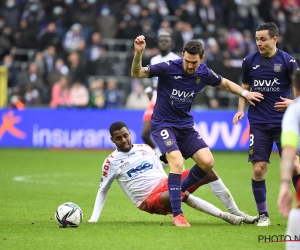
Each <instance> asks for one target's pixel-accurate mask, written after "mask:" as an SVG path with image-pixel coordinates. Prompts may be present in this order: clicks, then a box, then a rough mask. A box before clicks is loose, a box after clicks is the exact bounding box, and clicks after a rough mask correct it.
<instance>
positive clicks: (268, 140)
mask: <svg viewBox="0 0 300 250" xmlns="http://www.w3.org/2000/svg"><path fill="white" fill-rule="evenodd" d="M271 129H272V128H271V127H269V125H268V124H260V125H256V124H255V125H250V146H249V151H248V154H249V158H248V161H250V162H251V163H252V180H251V181H252V193H253V196H254V199H255V202H256V207H257V211H258V213H259V217H260V218H259V221H258V223H257V226H269V225H270V224H271V222H270V219H269V213H268V208H267V188H266V180H265V174H266V172H267V169H268V163H269V162H270V155H271V152H272V147H273V141H274V137H273V136H272V135H271V133H270V130H271Z"/></svg>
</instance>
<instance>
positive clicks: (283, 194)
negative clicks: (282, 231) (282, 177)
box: [277, 183, 292, 217]
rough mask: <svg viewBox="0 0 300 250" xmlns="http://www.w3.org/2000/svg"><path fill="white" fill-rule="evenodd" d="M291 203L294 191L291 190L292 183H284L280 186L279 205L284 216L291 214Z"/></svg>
mask: <svg viewBox="0 0 300 250" xmlns="http://www.w3.org/2000/svg"><path fill="white" fill-rule="evenodd" d="M291 203H292V193H291V190H290V185H289V184H287V183H282V184H281V186H280V191H279V196H278V201H277V206H278V208H279V212H280V214H282V215H283V216H284V217H288V216H289V212H290V209H291Z"/></svg>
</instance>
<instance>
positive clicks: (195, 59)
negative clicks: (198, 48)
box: [182, 51, 204, 75]
mask: <svg viewBox="0 0 300 250" xmlns="http://www.w3.org/2000/svg"><path fill="white" fill-rule="evenodd" d="M182 58H183V70H184V72H185V73H186V74H188V75H194V74H195V72H196V70H197V69H198V67H199V65H200V63H201V62H202V61H203V58H204V56H203V58H202V59H201V58H200V56H199V55H198V54H197V55H191V54H189V53H188V52H186V51H185V52H183V53H182Z"/></svg>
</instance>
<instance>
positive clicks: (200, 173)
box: [178, 128, 214, 192]
mask: <svg viewBox="0 0 300 250" xmlns="http://www.w3.org/2000/svg"><path fill="white" fill-rule="evenodd" d="M178 146H179V148H180V151H181V152H182V155H183V157H184V158H185V159H187V158H190V157H191V158H193V160H194V161H195V162H196V164H195V165H194V166H193V167H192V168H191V169H190V172H189V174H188V176H187V177H186V178H185V179H184V180H183V181H182V184H181V189H182V191H183V192H185V191H186V190H187V189H188V188H189V187H191V186H193V185H195V184H196V183H197V182H199V181H200V180H202V179H203V178H204V177H205V176H206V175H207V173H208V172H209V171H210V170H212V168H213V165H214V158H213V156H212V154H211V152H210V150H209V148H208V146H207V144H206V143H205V141H204V140H203V139H202V138H201V136H200V135H199V134H198V132H197V131H196V130H194V129H193V128H191V129H190V130H185V131H184V132H182V134H181V138H180V140H178Z"/></svg>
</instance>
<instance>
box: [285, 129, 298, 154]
mask: <svg viewBox="0 0 300 250" xmlns="http://www.w3.org/2000/svg"><path fill="white" fill-rule="evenodd" d="M287 145H289V146H292V147H294V148H295V149H296V150H297V149H298V134H297V133H296V132H295V131H293V130H288V131H283V132H282V133H281V147H284V146H287Z"/></svg>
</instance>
